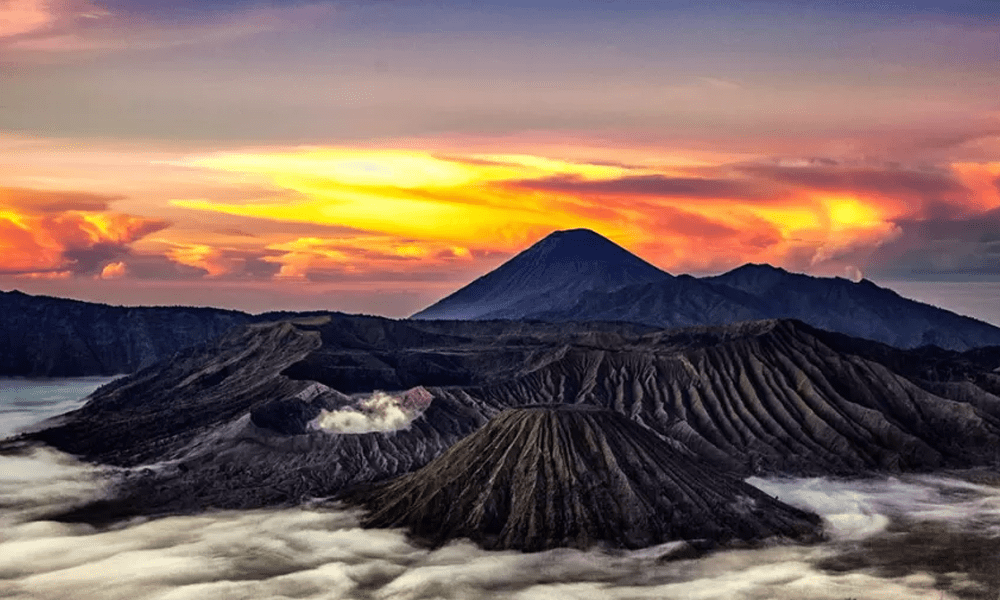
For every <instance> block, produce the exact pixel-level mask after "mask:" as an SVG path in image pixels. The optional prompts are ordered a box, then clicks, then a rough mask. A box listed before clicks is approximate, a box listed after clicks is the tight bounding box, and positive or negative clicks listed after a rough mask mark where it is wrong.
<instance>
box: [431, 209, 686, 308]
mask: <svg viewBox="0 0 1000 600" xmlns="http://www.w3.org/2000/svg"><path fill="white" fill-rule="evenodd" d="M669 279H672V277H671V276H670V275H669V274H668V273H666V272H664V271H661V270H660V269H658V268H656V267H654V266H653V265H651V264H649V263H648V262H646V261H644V260H642V259H641V258H639V257H638V256H636V255H634V254H632V253H631V252H629V251H628V250H625V249H624V248H622V247H621V246H619V245H617V244H615V243H614V242H612V241H611V240H609V239H607V238H605V237H603V236H601V235H599V234H597V233H594V232H593V231H590V230H588V229H570V230H566V231H556V232H553V233H551V234H549V235H548V236H546V237H545V238H543V239H542V240H540V241H538V242H537V243H535V244H534V245H533V246H531V247H530V248H528V249H527V250H525V251H524V252H521V253H520V254H518V255H517V256H515V257H514V258H512V259H510V260H509V261H507V262H506V263H504V264H502V265H500V266H499V267H497V268H496V269H494V270H493V271H491V272H489V273H487V274H486V275H484V276H482V277H480V278H479V279H477V280H475V281H473V282H472V283H470V284H469V285H467V286H465V287H463V288H462V289H460V290H458V291H457V292H455V293H453V294H451V295H450V296H448V297H446V298H444V299H442V300H440V301H439V302H437V303H435V304H433V305H432V306H429V307H428V308H425V309H424V310H422V311H420V312H418V313H416V314H415V315H413V318H415V319H463V320H484V319H520V318H523V317H525V316H526V315H529V314H533V313H536V312H540V311H545V310H548V309H556V308H558V307H561V306H565V305H567V304H570V303H572V302H574V301H575V299H576V298H578V297H579V296H580V294H582V293H584V292H587V291H590V290H614V289H618V288H621V287H624V286H627V285H634V284H641V283H649V282H653V281H665V280H669Z"/></svg>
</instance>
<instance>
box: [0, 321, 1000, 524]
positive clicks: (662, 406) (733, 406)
mask: <svg viewBox="0 0 1000 600" xmlns="http://www.w3.org/2000/svg"><path fill="white" fill-rule="evenodd" d="M998 369H1000V349H997V348H987V349H980V350H976V351H972V352H967V353H958V352H954V351H946V350H942V349H938V348H924V349H918V350H909V351H908V350H900V349H895V348H891V347H889V346H885V345H882V344H878V343H876V342H870V341H865V340H858V339H856V338H850V337H847V336H843V335H839V334H831V333H828V332H824V331H821V330H817V329H814V328H812V327H810V326H808V325H805V324H803V323H801V322H798V321H773V320H772V321H759V322H750V323H744V324H739V325H732V326H725V327H714V328H712V327H708V328H689V329H681V330H664V331H658V330H653V329H650V328H647V327H642V326H636V325H629V324H600V323H589V324H571V323H563V324H558V323H554V324H546V323H537V324H527V323H522V322H506V321H492V322H479V321H465V322H462V321H450V322H445V321H393V320H389V319H381V318H376V317H352V316H345V315H338V314H331V315H327V316H314V317H310V318H302V319H298V320H285V321H279V322H273V323H259V324H251V325H248V326H245V327H243V328H238V329H235V330H233V331H231V332H230V333H228V334H226V335H225V336H223V337H222V338H220V339H218V340H216V341H214V342H212V343H210V344H207V345H205V346H202V347H194V348H190V349H188V350H185V351H183V352H181V353H179V354H178V355H176V356H175V357H174V358H173V359H172V360H170V361H166V362H162V363H158V364H156V365H153V366H152V367H148V368H146V369H143V370H141V371H139V372H137V373H135V374H133V375H132V376H129V377H126V378H122V379H119V380H116V381H114V382H112V383H111V384H108V385H107V386H105V387H103V388H101V389H99V390H98V391H97V392H95V393H94V394H93V395H92V397H91V398H90V400H89V401H88V403H87V404H86V405H85V406H84V407H83V408H81V409H79V410H77V411H75V412H73V413H69V414H67V415H65V416H63V417H60V418H57V420H55V421H52V422H49V423H46V424H45V425H43V426H42V427H40V428H39V429H38V430H37V431H35V432H33V433H30V434H27V435H25V436H22V438H20V439H18V440H15V441H10V442H7V443H6V444H5V447H6V450H7V451H16V450H17V448H18V447H22V446H23V445H24V444H30V443H32V442H44V443H47V444H51V445H52V446H55V447H56V448H59V449H62V450H65V451H67V452H70V453H73V454H76V455H79V456H81V457H83V458H85V459H87V460H91V461H96V462H101V463H106V464H109V465H118V466H122V467H129V468H130V469H128V470H127V471H126V472H125V477H124V480H123V482H122V484H121V488H120V489H119V490H118V492H117V494H116V495H115V496H114V498H113V499H111V500H109V501H107V502H105V503H103V504H99V505H91V506H88V507H83V508H81V509H79V511H77V512H76V513H75V514H74V515H66V516H65V518H70V519H84V520H101V519H114V518H120V517H121V516H123V515H129V514H163V513H176V512H192V511H199V510H203V509H205V508H208V507H219V508H246V507H257V506H268V505H281V504H294V503H298V502H302V501H305V500H308V499H311V498H325V497H331V496H337V495H339V494H341V493H343V492H345V491H346V490H349V489H351V488H353V487H354V486H357V485H361V484H367V483H370V482H377V481H382V480H386V479H389V478H391V477H395V476H399V475H403V474H406V473H409V472H411V471H414V470H415V469H418V468H420V467H422V466H424V465H425V464H427V463H428V462H430V461H431V460H433V459H434V458H436V457H438V456H439V455H441V454H442V453H444V452H445V451H446V450H447V449H448V448H450V447H451V446H453V445H454V444H455V443H456V442H458V441H459V440H461V439H462V438H464V437H466V436H467V435H469V434H471V433H473V432H475V431H477V430H479V429H480V428H481V427H482V426H483V425H484V424H485V423H487V421H489V419H491V418H492V417H494V416H496V415H497V414H499V413H501V412H503V411H504V410H506V409H508V408H513V407H520V406H525V405H532V404H584V405H590V406H595V407H599V408H603V409H609V410H612V411H614V412H616V413H618V414H620V415H623V416H624V417H627V418H628V419H630V420H631V421H634V422H636V423H637V424H639V425H643V426H645V427H647V428H648V429H649V430H651V431H653V432H656V434H657V435H659V436H660V437H662V438H663V439H664V440H667V441H668V443H670V444H672V445H673V446H674V447H676V448H679V449H680V450H681V451H682V452H686V453H688V454H690V455H696V456H698V457H699V460H702V461H706V462H708V463H710V464H711V465H712V467H713V468H715V469H717V470H720V471H724V472H728V473H732V474H734V475H736V476H740V477H741V476H746V475H749V474H752V473H757V474H788V475H862V474H873V473H895V472H913V471H928V470H933V469H939V468H965V467H973V466H994V465H997V464H998V450H997V449H998V448H1000V371H998ZM378 390H381V392H383V393H382V394H378V393H376V391H378Z"/></svg>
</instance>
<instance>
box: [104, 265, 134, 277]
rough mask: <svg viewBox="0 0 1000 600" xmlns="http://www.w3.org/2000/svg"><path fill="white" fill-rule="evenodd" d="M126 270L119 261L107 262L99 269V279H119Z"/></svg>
mask: <svg viewBox="0 0 1000 600" xmlns="http://www.w3.org/2000/svg"><path fill="white" fill-rule="evenodd" d="M127 272H128V268H127V267H126V266H125V263H123V262H121V261H119V262H114V263H108V264H107V265H105V266H104V268H103V269H101V276H100V277H101V279H121V278H122V277H124V276H125V274H126V273H127Z"/></svg>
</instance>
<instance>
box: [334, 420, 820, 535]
mask: <svg viewBox="0 0 1000 600" xmlns="http://www.w3.org/2000/svg"><path fill="white" fill-rule="evenodd" d="M346 500H347V501H348V502H352V503H356V504H360V505H363V506H364V507H365V508H367V509H368V510H369V514H368V516H367V517H366V518H365V520H364V524H365V525H366V526H368V527H408V528H409V529H410V532H411V533H412V534H413V535H414V536H415V537H416V538H418V539H421V540H424V541H426V542H429V543H430V544H432V545H437V544H443V543H445V542H447V541H448V540H450V539H453V538H460V537H466V538H470V539H472V540H474V541H476V542H477V543H479V544H481V545H482V546H483V547H486V548H494V549H501V548H509V549H518V550H525V551H536V550H545V549H549V548H556V547H567V546H568V547H576V548H587V547H589V546H592V545H594V544H598V543H600V544H608V545H611V546H613V547H623V548H642V547H646V546H652V545H656V544H660V543H664V542H668V541H676V540H710V541H712V542H719V543H725V542H732V541H737V540H738V541H741V542H753V541H759V540H763V539H765V538H769V537H772V536H780V537H785V538H791V539H796V540H814V539H817V538H818V537H819V536H820V527H819V517H817V516H815V515H812V514H810V513H806V512H803V511H801V510H798V509H795V508H792V507H790V506H787V505H785V504H782V503H780V502H778V501H777V500H775V499H774V498H771V497H770V496H768V495H767V494H764V493H763V492H761V491H760V490H758V489H756V488H754V487H752V486H750V485H748V484H746V483H743V482H742V481H740V480H738V479H736V478H734V477H731V476H728V475H725V474H723V473H721V472H718V471H716V470H715V469H713V468H711V467H710V466H709V465H707V464H704V463H702V462H700V461H698V460H697V459H694V458H691V457H689V456H688V455H687V454H686V453H684V452H682V451H680V450H678V449H676V448H675V447H674V446H673V445H671V444H669V443H668V442H666V441H664V440H663V439H662V438H661V437H660V436H659V435H658V434H656V433H655V432H653V431H652V430H650V429H647V428H646V427H644V426H642V425H640V424H638V423H636V422H634V421H632V420H630V419H628V418H626V417H625V416H624V415H621V414H619V413H617V412H613V411H609V410H604V409H600V408H596V407H588V406H584V405H580V406H551V405H536V406H529V407H525V408H517V409H508V410H505V411H504V412H502V413H500V414H499V415H497V416H496V417H494V418H493V419H491V420H490V421H489V422H488V423H487V424H486V425H485V426H483V427H482V428H481V429H479V430H478V431H476V432H475V433H473V434H472V435H470V436H468V437H466V438H464V439H463V440H461V441H460V442H458V443H457V444H455V445H454V446H452V447H451V448H449V449H448V451H446V452H445V453H444V454H442V455H441V456H439V457H437V458H436V459H434V460H432V461H431V462H430V463H428V464H427V465H426V466H424V467H423V468H422V469H420V470H418V471H415V472H412V473H409V474H407V475H404V476H402V477H400V478H398V479H395V480H393V481H390V482H388V483H384V484H380V485H377V486H375V487H373V488H370V489H367V490H363V491H359V492H355V493H354V494H352V495H348V496H347V497H346Z"/></svg>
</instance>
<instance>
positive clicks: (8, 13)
mask: <svg viewBox="0 0 1000 600" xmlns="http://www.w3.org/2000/svg"><path fill="white" fill-rule="evenodd" d="M4 4H5V5H4V6H2V7H0V38H4V37H10V36H15V35H20V34H24V33H29V32H31V31H36V30H38V29H41V28H43V27H45V26H46V25H48V24H49V23H51V22H52V20H53V18H54V16H53V14H52V11H51V8H50V6H49V5H50V4H51V3H50V2H49V0H8V1H7V2H5V3H4Z"/></svg>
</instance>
